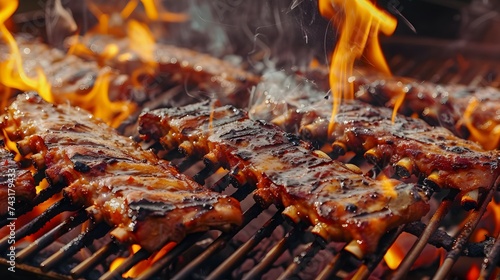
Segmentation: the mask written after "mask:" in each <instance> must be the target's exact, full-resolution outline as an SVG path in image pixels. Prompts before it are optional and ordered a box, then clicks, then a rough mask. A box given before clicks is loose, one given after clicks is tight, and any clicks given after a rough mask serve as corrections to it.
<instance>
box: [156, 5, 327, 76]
mask: <svg viewBox="0 0 500 280" xmlns="http://www.w3.org/2000/svg"><path fill="white" fill-rule="evenodd" d="M174 2H176V1H174V0H168V1H164V3H165V4H164V5H165V6H166V7H172V8H174V9H179V10H184V11H186V12H187V13H188V14H189V16H190V20H189V21H188V22H185V23H179V24H171V25H169V27H168V31H167V32H166V36H165V37H164V39H165V41H166V42H170V43H174V44H177V45H180V46H184V47H189V48H194V49H197V50H200V51H204V52H209V53H211V54H214V55H216V56H227V55H238V56H241V57H243V58H244V59H243V60H244V62H246V63H248V64H250V65H251V66H252V67H254V68H255V70H261V69H264V68H268V67H278V68H282V67H289V66H292V65H295V66H301V65H306V64H308V63H310V61H311V59H312V58H313V57H320V60H322V61H323V60H324V55H325V50H324V48H325V44H324V38H325V32H327V30H328V22H327V21H325V20H324V19H323V18H321V17H320V16H319V14H318V11H317V7H316V1H315V0H294V1H290V0H256V1H243V0H213V1H201V0H188V1H182V2H183V3H182V4H181V3H179V1H178V2H176V3H174ZM181 6H184V7H181ZM329 32H331V29H330V30H329ZM333 37H334V36H333V34H329V35H328V38H329V40H328V44H327V45H326V47H327V48H329V49H331V48H332V46H333V44H334V42H333V40H332V39H331V38H333ZM262 64H265V65H262Z"/></svg>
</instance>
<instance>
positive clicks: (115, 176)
mask: <svg viewBox="0 0 500 280" xmlns="http://www.w3.org/2000/svg"><path fill="white" fill-rule="evenodd" d="M1 127H2V128H3V130H4V131H5V132H6V133H7V135H8V136H9V139H11V140H12V141H16V142H17V146H18V149H19V152H20V153H21V155H22V156H24V157H26V158H30V159H31V160H32V162H33V165H34V166H35V168H36V169H37V170H38V172H45V175H46V178H47V179H48V181H49V183H50V185H51V186H50V187H52V188H63V195H64V197H65V198H66V199H67V200H69V201H70V202H71V203H72V204H74V205H82V206H85V207H87V209H90V210H91V211H90V210H89V211H90V212H91V214H92V215H93V216H94V217H95V218H96V219H97V220H101V219H102V220H104V221H105V222H107V223H108V224H110V225H111V226H113V227H115V229H114V230H113V231H112V232H111V234H112V236H114V237H115V238H117V239H118V240H120V241H122V242H133V243H137V244H139V245H141V246H142V247H143V248H145V249H146V250H149V251H153V250H156V249H159V248H161V246H162V245H164V244H165V243H166V242H169V241H174V242H178V241H180V240H181V239H182V238H184V236H185V235H187V234H189V233H193V232H199V231H205V230H208V229H211V228H215V229H220V230H228V229H230V228H232V226H236V225H239V224H241V222H242V213H241V209H240V207H239V202H238V201H237V200H235V199H234V198H231V197H227V196H225V195H221V194H219V193H217V192H213V191H210V190H208V189H206V188H204V187H203V186H201V185H199V184H198V183H196V182H194V181H193V180H191V179H189V178H188V177H187V176H185V175H183V174H181V173H179V172H178V171H177V170H176V169H175V168H174V167H172V166H170V165H169V163H168V162H166V161H163V160H160V159H158V158H157V157H156V155H155V154H154V153H153V152H152V151H145V150H143V149H141V148H140V147H139V145H138V144H137V143H136V142H134V141H133V140H131V139H130V138H128V137H125V136H120V135H118V134H117V133H116V132H115V131H114V129H112V128H111V127H109V126H108V125H106V124H105V123H103V122H102V121H100V120H98V119H96V118H94V117H93V116H92V115H91V114H90V113H88V112H86V111H84V110H82V109H79V108H75V107H71V106H69V105H52V104H49V103H47V102H45V101H44V100H42V98H41V97H40V96H38V95H37V94H36V93H27V94H21V95H19V96H18V97H17V99H16V101H15V102H13V103H12V104H11V105H10V107H9V108H8V109H7V112H6V116H5V117H4V118H3V119H2V123H1ZM159 246H160V247H159Z"/></svg>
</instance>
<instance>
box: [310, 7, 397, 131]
mask: <svg viewBox="0 0 500 280" xmlns="http://www.w3.org/2000/svg"><path fill="white" fill-rule="evenodd" d="M318 1H319V2H318V7H319V11H320V13H321V15H322V16H323V17H325V18H328V19H334V21H333V24H334V25H335V26H336V27H337V28H338V29H340V37H339V40H338V41H337V45H336V47H335V50H334V51H333V54H332V60H331V65H330V75H329V80H330V87H331V90H332V96H333V98H332V99H333V110H332V116H331V118H330V125H329V127H328V132H329V134H330V133H331V132H332V131H333V129H334V126H335V115H336V114H337V113H338V111H339V106H340V102H341V100H342V98H345V99H353V98H354V88H353V84H352V83H349V82H348V78H349V77H351V76H352V74H353V66H354V62H355V60H356V59H357V58H360V57H361V56H362V55H363V53H364V52H365V50H366V53H365V58H366V59H367V60H368V61H369V62H370V63H371V64H373V66H374V67H375V68H376V69H378V70H379V71H381V72H383V73H385V74H387V75H390V74H391V72H390V70H389V66H388V65H387V62H386V61H385V58H384V55H383V53H382V49H381V48H380V43H379V39H378V34H379V32H382V33H384V34H386V35H391V34H392V33H393V32H394V30H395V29H396V25H397V21H396V19H395V18H394V17H392V16H391V15H389V14H388V13H386V12H384V11H382V10H380V9H378V8H377V7H376V6H375V5H374V4H373V3H372V2H370V1H368V0H349V1H345V0H318Z"/></svg>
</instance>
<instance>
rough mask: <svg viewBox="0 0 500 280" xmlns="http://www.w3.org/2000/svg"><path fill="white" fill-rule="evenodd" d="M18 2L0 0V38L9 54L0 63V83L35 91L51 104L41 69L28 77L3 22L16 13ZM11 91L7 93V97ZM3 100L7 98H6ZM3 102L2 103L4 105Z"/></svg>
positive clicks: (47, 86) (48, 87)
mask: <svg viewBox="0 0 500 280" xmlns="http://www.w3.org/2000/svg"><path fill="white" fill-rule="evenodd" d="M18 5H19V3H18V1H12V0H11V1H9V0H0V33H1V34H0V36H1V38H2V40H4V41H5V43H6V44H7V46H8V47H9V51H10V54H9V55H8V58H7V59H6V60H5V61H2V62H0V69H2V71H0V83H1V84H2V85H4V86H6V87H9V88H15V89H19V90H24V91H28V90H36V91H38V93H39V94H40V96H42V98H43V99H45V100H47V101H48V102H52V101H53V98H52V94H51V93H50V84H49V83H48V82H47V79H46V77H45V75H44V74H43V71H42V69H37V71H36V72H37V75H36V77H29V76H28V75H26V73H25V71H24V69H23V62H22V59H21V54H20V52H19V48H18V47H17V43H16V40H15V39H14V36H12V34H11V33H10V32H9V30H8V28H7V26H6V25H5V22H6V21H7V19H9V18H10V17H11V16H12V15H13V14H14V12H15V11H16V9H17V7H18ZM10 94H11V91H9V94H8V95H9V96H10ZM5 98H8V96H6V97H5ZM4 102H5V101H2V103H4Z"/></svg>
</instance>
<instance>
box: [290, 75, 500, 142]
mask: <svg viewBox="0 0 500 280" xmlns="http://www.w3.org/2000/svg"><path fill="white" fill-rule="evenodd" d="M298 74H299V75H300V76H302V77H305V78H307V79H310V80H312V81H314V82H315V83H316V84H317V85H318V87H319V89H321V90H323V91H325V92H326V91H328V90H330V86H329V84H328V79H327V78H325V77H328V70H327V69H326V68H322V67H318V68H315V69H312V70H309V71H304V72H300V73H298ZM349 82H350V83H352V84H353V88H354V91H355V96H356V99H359V100H362V101H364V102H367V103H370V104H373V105H377V106H382V107H389V108H394V107H398V112H399V113H401V114H403V115H406V116H414V115H417V116H418V117H419V118H421V119H423V120H425V121H426V122H427V123H429V124H430V125H433V126H443V127H445V128H447V129H448V130H450V131H452V132H453V133H454V134H455V135H457V136H459V137H461V138H465V139H469V140H473V141H476V142H478V143H480V144H481V145H482V146H483V147H484V148H485V149H488V150H492V149H496V148H499V147H500V115H499V114H498V113H497V112H498V108H499V107H500V91H499V90H498V89H497V88H493V87H480V86H465V85H440V84H435V83H432V82H425V81H417V80H415V79H412V78H405V77H388V76H385V75H383V74H381V73H378V72H376V71H374V70H372V69H366V68H357V69H355V74H354V75H353V76H352V77H350V78H349Z"/></svg>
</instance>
